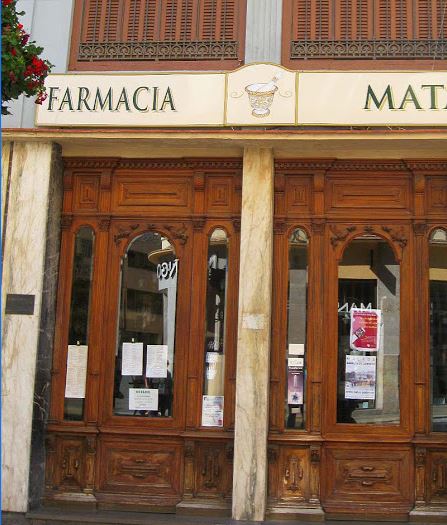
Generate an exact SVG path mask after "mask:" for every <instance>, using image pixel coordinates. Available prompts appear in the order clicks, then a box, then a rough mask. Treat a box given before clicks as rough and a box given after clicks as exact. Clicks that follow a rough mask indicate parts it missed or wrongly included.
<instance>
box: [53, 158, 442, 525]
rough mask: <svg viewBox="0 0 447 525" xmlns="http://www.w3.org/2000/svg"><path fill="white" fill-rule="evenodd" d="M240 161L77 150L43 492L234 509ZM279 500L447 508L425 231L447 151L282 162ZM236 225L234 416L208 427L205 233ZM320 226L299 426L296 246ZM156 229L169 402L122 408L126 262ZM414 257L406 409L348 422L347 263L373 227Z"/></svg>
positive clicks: (438, 196)
mask: <svg viewBox="0 0 447 525" xmlns="http://www.w3.org/2000/svg"><path fill="white" fill-rule="evenodd" d="M241 167H242V162H241V161H240V160H239V159H202V160H197V159H180V160H174V159H172V160H171V159H166V160H160V159H157V160H150V159H149V160H144V159H119V158H116V159H111V158H67V159H65V176H64V205H63V206H64V207H63V216H62V225H63V232H62V251H61V268H60V277H59V282H60V286H59V294H58V298H57V308H58V319H59V322H58V324H57V328H56V339H55V354H54V361H53V369H52V394H51V397H52V401H51V414H50V420H49V425H48V432H47V463H46V470H47V474H46V494H45V498H46V500H47V502H52V503H54V502H59V503H61V502H65V503H70V504H73V503H82V504H85V505H92V506H94V507H98V508H104V509H110V508H127V509H132V510H135V509H140V510H153V511H154V510H158V511H168V512H175V511H176V510H177V512H182V511H185V509H189V510H190V509H195V510H197V509H200V510H201V512H203V511H204V509H206V510H207V511H209V512H212V513H216V514H218V513H229V512H230V510H229V509H230V505H231V495H232V472H233V463H232V459H233V430H234V410H235V406H234V405H235V380H236V341H237V319H238V312H237V309H238V308H237V296H238V282H239V270H238V259H239V249H240V248H239V230H240V221H241V182H242V181H241ZM274 210H275V211H274V213H275V215H274V227H273V236H274V271H273V303H272V306H273V316H272V334H271V367H270V368H271V371H270V407H269V410H270V423H269V440H268V494H267V498H268V512H269V514H270V515H271V516H278V515H284V514H288V515H292V516H294V515H295V516H296V517H300V516H302V515H304V516H306V515H307V516H308V515H309V512H312V510H315V509H316V510H320V511H321V509H323V511H324V513H325V514H326V516H327V517H338V518H340V517H346V518H349V519H351V518H354V517H355V518H370V517H375V518H385V517H386V518H392V519H403V520H406V519H408V516H409V513H410V512H412V511H414V509H416V510H418V509H422V510H426V511H431V510H433V509H440V510H442V509H443V511H444V512H445V510H446V507H447V481H446V480H447V475H446V473H447V437H446V434H445V433H443V432H432V431H431V421H430V410H431V409H430V402H431V401H430V399H431V397H430V369H429V367H430V356H429V298H428V283H429V281H428V245H429V244H428V243H429V235H430V233H431V232H432V231H433V230H434V229H435V228H447V164H446V163H445V162H439V161H410V160H409V161H383V162H381V161H371V160H364V161H362V160H346V161H343V160H333V159H312V160H276V163H275V199H274ZM82 226H89V227H91V228H92V229H93V231H94V234H95V250H94V263H93V268H94V270H93V280H92V298H91V314H90V320H89V324H90V334H91V335H90V338H89V357H88V372H87V387H86V399H85V409H84V415H83V418H82V421H68V420H66V419H64V388H65V380H66V360H67V334H68V323H69V307H70V293H71V292H70V291H71V275H72V273H73V271H72V270H73V268H72V264H73V263H72V261H73V250H74V239H75V234H76V232H77V231H79V228H80V227H82ZM216 227H219V228H222V229H224V230H225V231H226V232H227V235H228V239H229V273H228V291H227V294H228V295H227V305H228V310H227V317H226V330H227V343H226V345H227V348H226V356H227V357H226V365H225V406H224V422H223V426H222V428H218V429H216V428H212V429H210V428H206V427H203V426H202V424H201V410H202V405H201V400H202V386H203V376H204V368H203V367H204V359H203V357H204V356H203V339H204V327H205V319H204V315H205V286H206V271H207V246H208V239H209V236H210V233H211V232H212V231H213V229H214V228H216ZM296 228H301V229H302V230H303V231H305V232H306V234H307V237H308V239H309V244H308V247H309V252H308V291H307V321H306V325H307V326H306V333H307V340H306V359H307V361H306V363H307V364H306V368H307V376H306V383H305V389H306V390H305V400H306V401H305V403H306V417H305V424H304V425H303V428H302V429H289V428H285V422H284V395H285V392H286V389H287V385H286V376H285V374H284V362H285V359H286V355H285V348H286V347H287V335H286V332H287V293H288V291H287V290H288V280H287V273H288V270H287V268H288V242H289V237H290V233H291V232H292V231H293V230H294V229H296ZM146 231H157V232H160V233H161V234H163V235H165V236H166V238H168V239H169V240H170V242H171V243H172V244H173V245H174V246H175V250H176V254H177V256H178V259H179V261H180V273H179V290H180V291H179V295H178V303H177V321H176V371H175V380H174V381H175V386H174V400H173V415H172V417H166V418H144V419H142V418H138V417H133V416H127V417H122V416H121V417H117V416H115V415H113V406H112V398H113V382H114V378H113V369H114V357H115V352H114V349H115V345H116V333H117V327H116V323H117V310H118V304H117V299H118V290H119V272H120V260H121V258H122V256H123V254H124V253H125V252H126V247H127V246H128V245H129V243H130V242H131V241H132V239H134V238H136V237H137V236H138V235H140V234H141V233H143V232H146ZM365 234H367V235H369V236H376V237H377V238H380V239H382V240H384V241H385V242H386V243H387V244H388V245H389V246H390V247H391V249H392V251H393V253H394V255H395V258H396V260H397V262H398V265H399V267H400V368H399V378H398V383H399V399H400V423H397V424H392V425H389V424H388V425H384V424H369V425H367V424H363V425H362V424H350V423H339V422H337V315H336V312H337V266H338V264H339V262H340V260H341V258H342V256H343V252H344V251H345V249H346V247H347V246H348V245H349V244H350V243H351V241H353V240H354V239H356V238H358V237H359V236H362V235H365Z"/></svg>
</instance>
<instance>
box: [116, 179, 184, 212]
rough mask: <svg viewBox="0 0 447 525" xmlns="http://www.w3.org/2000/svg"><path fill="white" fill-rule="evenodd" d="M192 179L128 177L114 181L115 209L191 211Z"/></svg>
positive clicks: (128, 210) (119, 210) (127, 210)
mask: <svg viewBox="0 0 447 525" xmlns="http://www.w3.org/2000/svg"><path fill="white" fill-rule="evenodd" d="M191 185H192V181H191V180H190V179H188V178H186V177H141V176H135V177H132V178H130V177H126V176H123V175H117V176H116V177H115V179H114V182H113V193H112V195H113V197H112V210H113V211H118V212H122V211H126V212H130V211H145V210H149V209H151V210H152V209H153V210H160V211H170V210H181V211H189V210H190V208H191V202H192V198H191V195H192V190H191Z"/></svg>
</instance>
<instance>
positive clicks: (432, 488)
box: [428, 450, 447, 503]
mask: <svg viewBox="0 0 447 525" xmlns="http://www.w3.org/2000/svg"><path fill="white" fill-rule="evenodd" d="M429 458H430V459H429V472H428V475H429V481H428V501H429V502H432V503H435V502H443V503H447V450H444V451H430V453H429Z"/></svg>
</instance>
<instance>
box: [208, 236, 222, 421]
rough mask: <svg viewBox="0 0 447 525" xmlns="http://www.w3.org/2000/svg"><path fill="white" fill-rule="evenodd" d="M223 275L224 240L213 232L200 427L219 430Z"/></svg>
mask: <svg viewBox="0 0 447 525" xmlns="http://www.w3.org/2000/svg"><path fill="white" fill-rule="evenodd" d="M227 274H228V238H227V234H226V233H225V231H224V230H221V229H217V230H214V231H213V234H212V235H211V237H210V241H209V244H208V279H207V286H206V318H205V377H204V386H203V400H202V401H203V404H202V425H203V426H211V427H215V426H217V427H221V426H223V405H224V383H225V313H226V296H227Z"/></svg>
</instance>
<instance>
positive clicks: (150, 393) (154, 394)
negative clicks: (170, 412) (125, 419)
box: [129, 388, 158, 410]
mask: <svg viewBox="0 0 447 525" xmlns="http://www.w3.org/2000/svg"><path fill="white" fill-rule="evenodd" d="M129 410H158V390H157V389H156V388H129Z"/></svg>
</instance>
